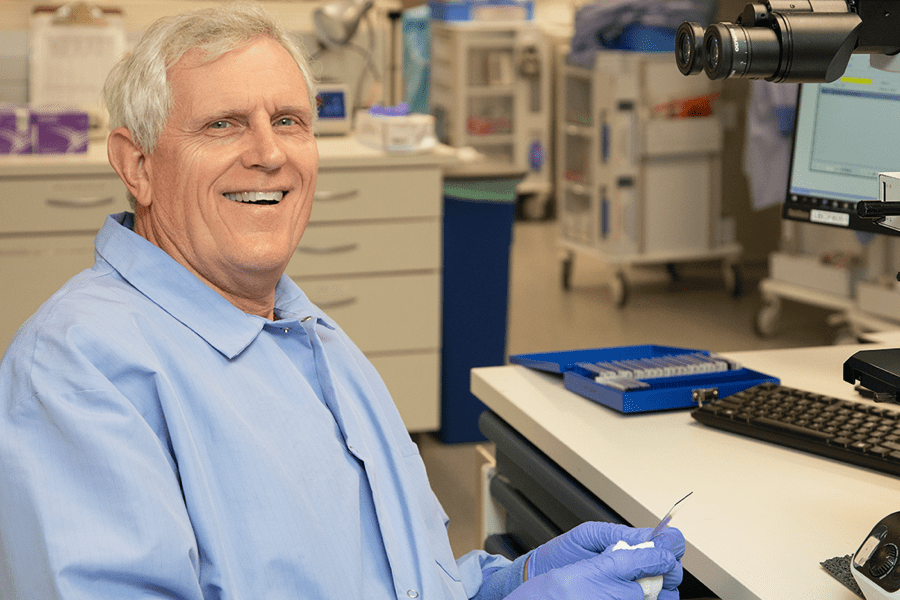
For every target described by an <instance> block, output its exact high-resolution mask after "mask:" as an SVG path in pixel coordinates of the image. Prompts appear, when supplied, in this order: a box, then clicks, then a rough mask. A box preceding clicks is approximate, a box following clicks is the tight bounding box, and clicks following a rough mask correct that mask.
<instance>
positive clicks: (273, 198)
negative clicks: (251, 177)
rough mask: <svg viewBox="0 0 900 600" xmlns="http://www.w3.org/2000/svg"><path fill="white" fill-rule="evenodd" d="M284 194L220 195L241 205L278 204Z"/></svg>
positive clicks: (238, 193)
mask: <svg viewBox="0 0 900 600" xmlns="http://www.w3.org/2000/svg"><path fill="white" fill-rule="evenodd" d="M284 194H285V192H229V193H227V194H222V195H223V196H225V197H226V198H228V199H229V200H231V201H233V202H240V203H242V204H261V205H268V204H278V203H279V202H281V199H282V198H283V197H284Z"/></svg>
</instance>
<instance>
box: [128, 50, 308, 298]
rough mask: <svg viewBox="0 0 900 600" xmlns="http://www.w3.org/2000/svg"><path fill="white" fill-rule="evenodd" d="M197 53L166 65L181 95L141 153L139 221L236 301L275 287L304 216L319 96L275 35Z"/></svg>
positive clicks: (302, 227) (161, 243) (139, 227)
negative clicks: (143, 185) (313, 100)
mask: <svg viewBox="0 0 900 600" xmlns="http://www.w3.org/2000/svg"><path fill="white" fill-rule="evenodd" d="M200 59H201V55H200V53H199V51H197V50H191V51H189V52H188V53H186V54H185V55H184V56H183V57H182V58H181V59H180V60H179V61H178V62H177V63H175V64H174V65H173V66H172V67H171V68H170V69H169V83H170V85H171V87H172V91H173V97H174V106H173V109H172V112H171V114H170V115H169V119H168V121H167V122H166V126H165V129H164V130H163V133H162V135H161V136H160V138H159V141H158V143H157V146H156V148H155V149H154V151H153V153H152V154H150V155H148V156H147V157H146V158H145V165H144V167H145V169H146V172H147V174H148V178H149V181H150V185H149V186H148V191H147V193H145V194H142V195H141V196H139V197H138V198H137V200H138V208H137V221H136V226H135V230H136V231H137V232H138V233H139V234H140V235H142V236H144V237H146V238H147V239H148V240H150V241H151V242H153V243H154V244H156V245H157V246H159V247H160V248H162V249H163V250H165V251H166V252H167V253H168V254H170V255H171V256H172V257H173V258H174V259H175V260H177V261H178V262H179V263H181V264H182V265H184V266H185V267H187V268H188V269H189V270H191V271H192V272H193V273H194V274H195V275H197V276H198V277H200V279H201V280H203V281H204V283H206V284H207V285H209V286H210V287H212V288H213V289H216V290H217V291H218V292H219V293H221V294H222V295H223V296H225V297H226V298H228V299H229V300H231V301H232V303H234V304H236V305H238V306H240V305H241V304H242V303H241V302H240V300H241V299H257V300H258V299H260V298H261V296H262V295H266V294H269V292H272V293H274V286H275V283H276V282H277V280H278V278H279V277H280V275H281V273H282V272H283V271H284V268H285V266H286V265H287V262H288V261H289V260H290V258H291V255H292V254H293V252H294V250H295V248H296V246H297V244H298V242H299V241H300V236H301V235H302V234H303V231H304V230H305V228H306V225H307V223H308V221H309V216H310V211H311V209H312V197H313V192H314V191H315V184H316V173H317V171H318V150H317V147H316V142H315V138H314V137H313V131H312V110H313V107H311V106H310V103H309V99H308V95H307V89H306V84H305V81H304V78H303V75H302V73H301V72H300V68H299V67H298V66H297V64H296V62H295V61H294V59H293V58H292V57H291V55H290V54H289V53H288V52H287V50H285V49H284V48H283V47H282V46H281V45H279V44H278V43H277V42H275V41H274V40H272V39H270V38H268V37H259V38H256V39H254V40H252V41H250V42H249V43H248V44H246V45H244V46H241V47H239V48H237V49H235V50H232V51H230V52H227V53H225V54H223V55H222V56H220V57H219V58H217V59H215V60H212V61H209V62H205V63H204V62H201V60H200ZM235 300H238V301H237V302H236V301H235ZM251 310H252V309H251ZM253 312H258V311H253Z"/></svg>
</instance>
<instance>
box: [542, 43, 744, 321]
mask: <svg viewBox="0 0 900 600" xmlns="http://www.w3.org/2000/svg"><path fill="white" fill-rule="evenodd" d="M567 50H568V49H567V48H565V47H560V48H559V49H558V51H557V71H556V72H557V77H558V80H557V106H558V107H559V110H558V111H557V125H556V135H557V143H556V152H557V154H556V166H557V174H556V199H557V209H558V211H557V212H558V225H559V240H560V245H561V246H563V247H564V248H565V249H566V250H567V257H566V259H565V260H564V262H563V266H562V271H563V276H562V279H563V286H564V287H568V286H569V285H570V278H571V272H572V265H573V260H574V256H575V254H576V253H579V252H580V253H586V254H589V255H593V256H595V257H598V258H600V259H601V260H603V261H605V262H607V263H609V264H612V265H613V266H615V267H616V269H617V270H616V272H615V273H614V277H613V278H612V281H611V285H612V287H613V296H614V298H615V299H616V302H617V303H618V304H619V305H621V304H623V303H624V302H625V299H626V298H627V282H626V280H625V268H626V267H628V266H629V265H632V264H638V263H661V264H666V265H667V266H669V268H670V270H672V269H674V267H673V265H674V263H677V262H687V261H701V260H707V259H716V258H721V259H723V263H724V269H723V274H724V275H725V277H726V284H727V285H728V287H730V288H731V289H732V291H739V288H740V284H739V281H738V279H737V276H738V274H737V270H736V265H735V261H736V259H737V256H738V255H739V253H740V247H739V246H738V245H737V244H736V243H735V242H734V235H733V231H732V229H733V228H732V227H730V222H729V221H728V219H726V218H724V217H723V215H722V211H721V185H720V177H721V173H720V171H721V163H720V157H721V152H722V146H723V131H722V125H721V123H720V121H719V119H718V118H717V117H716V116H715V115H714V114H712V115H709V116H691V117H687V116H685V117H684V118H671V117H670V116H669V115H668V111H669V110H673V111H675V112H678V111H679V108H678V107H679V106H681V102H680V101H681V100H689V99H691V98H700V97H704V96H707V95H709V94H713V93H715V87H714V85H715V83H714V82H711V81H709V80H708V79H707V78H705V77H691V78H688V77H684V76H682V75H681V73H680V72H679V71H678V69H677V68H676V67H675V59H674V58H673V57H672V55H671V53H641V52H626V51H602V52H598V53H597V56H596V62H595V65H594V68H593V69H586V68H583V67H580V66H575V65H571V64H568V63H567V62H566V54H567ZM699 104H701V105H702V103H699ZM688 112H689V111H688Z"/></svg>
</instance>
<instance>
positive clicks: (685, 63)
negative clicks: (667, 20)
mask: <svg viewBox="0 0 900 600" xmlns="http://www.w3.org/2000/svg"><path fill="white" fill-rule="evenodd" d="M675 62H676V64H677V65H678V70H679V71H681V74H682V75H695V74H697V73H699V72H700V71H702V70H703V27H702V26H701V25H700V23H690V22H685V23H682V24H681V25H679V26H678V30H677V31H676V32H675Z"/></svg>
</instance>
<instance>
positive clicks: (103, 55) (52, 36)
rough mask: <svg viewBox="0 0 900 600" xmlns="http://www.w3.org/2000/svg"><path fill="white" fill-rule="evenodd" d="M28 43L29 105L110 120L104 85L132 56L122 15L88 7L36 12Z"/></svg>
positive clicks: (74, 5) (106, 8) (37, 9)
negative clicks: (72, 109) (75, 109)
mask: <svg viewBox="0 0 900 600" xmlns="http://www.w3.org/2000/svg"><path fill="white" fill-rule="evenodd" d="M29 39H30V46H31V47H30V61H29V94H28V99H29V102H31V103H32V104H35V105H39V104H65V105H68V106H77V107H80V108H82V109H84V110H87V111H88V112H89V113H91V115H92V116H103V115H105V112H104V111H103V109H102V100H101V91H102V89H103V83H104V81H105V80H106V75H107V74H108V73H109V71H110V69H111V68H112V67H113V65H115V64H116V62H118V60H119V59H120V58H121V57H122V56H124V54H125V52H126V51H127V50H128V46H127V39H126V33H125V24H124V20H123V18H122V10H121V9H119V8H116V7H111V6H104V7H102V8H101V7H98V6H94V5H90V4H87V3H85V2H74V3H71V4H64V5H55V6H49V5H44V6H36V7H35V8H34V9H33V10H32V15H31V32H30V36H29Z"/></svg>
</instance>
